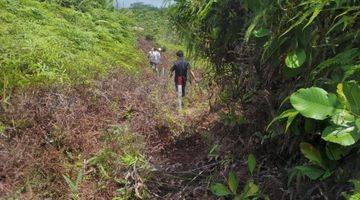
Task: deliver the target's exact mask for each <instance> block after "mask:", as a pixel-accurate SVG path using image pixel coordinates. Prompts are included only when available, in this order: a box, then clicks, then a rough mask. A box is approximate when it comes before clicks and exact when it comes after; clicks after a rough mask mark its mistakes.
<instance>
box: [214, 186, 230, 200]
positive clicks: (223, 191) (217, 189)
mask: <svg viewBox="0 0 360 200" xmlns="http://www.w3.org/2000/svg"><path fill="white" fill-rule="evenodd" d="M210 190H211V192H212V193H213V194H214V195H216V196H218V197H222V196H227V195H229V194H231V192H230V191H229V189H228V188H227V187H226V186H225V185H224V184H221V183H215V184H213V185H212V186H211V187H210Z"/></svg>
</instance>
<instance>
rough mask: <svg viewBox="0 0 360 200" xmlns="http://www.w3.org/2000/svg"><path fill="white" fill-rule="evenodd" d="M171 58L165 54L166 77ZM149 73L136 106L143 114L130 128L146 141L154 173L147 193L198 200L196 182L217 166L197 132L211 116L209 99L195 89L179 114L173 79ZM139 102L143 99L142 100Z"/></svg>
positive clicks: (146, 47) (143, 43) (145, 48)
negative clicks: (206, 170)
mask: <svg viewBox="0 0 360 200" xmlns="http://www.w3.org/2000/svg"><path fill="white" fill-rule="evenodd" d="M139 47H140V48H141V49H142V50H143V51H144V52H147V51H148V50H150V48H151V45H149V43H147V42H146V41H144V40H140V41H139ZM171 57H172V56H171V55H170V53H164V54H163V59H162V64H163V65H165V66H166V69H167V71H166V72H167V73H166V74H168V69H169V68H168V67H167V66H170V63H171V61H170V60H169V59H170V58H171ZM147 71H148V70H145V72H144V76H145V77H148V78H149V79H148V80H144V82H143V83H142V86H140V87H139V90H144V89H140V88H147V89H145V90H147V94H146V99H145V100H144V101H141V102H139V103H140V104H141V105H138V106H136V107H138V108H140V107H141V108H142V109H143V111H138V112H137V114H136V115H135V117H134V119H133V120H132V123H131V124H132V126H131V127H132V129H133V130H134V131H135V132H137V133H140V134H143V135H144V136H145V138H146V141H147V142H146V143H147V145H146V147H147V148H146V155H147V157H148V160H149V162H150V164H151V165H152V168H153V173H154V176H153V178H152V179H150V180H149V184H148V189H149V191H150V192H151V193H152V195H153V196H154V198H155V197H156V198H162V199H184V198H186V199H196V198H195V196H196V193H197V192H200V191H197V190H199V188H197V187H196V186H197V182H198V180H197V179H198V178H199V177H202V176H203V174H202V172H201V171H202V170H204V169H205V168H209V167H212V166H214V164H213V163H211V162H210V161H209V160H208V153H209V148H210V147H209V144H208V143H207V142H206V140H205V138H204V137H203V135H201V133H199V132H198V131H197V130H196V126H198V123H200V122H204V121H205V120H204V118H205V117H206V116H207V114H208V113H207V112H208V110H209V109H208V104H207V96H206V95H205V94H204V93H203V92H202V91H201V90H199V89H198V88H196V87H194V86H190V87H188V90H189V92H188V98H187V99H186V100H185V108H184V109H183V110H180V111H179V110H177V106H176V96H175V91H174V87H173V81H172V79H169V78H168V76H167V75H166V76H165V77H154V76H153V74H150V75H149V74H148V73H149V72H147ZM150 73H151V72H150ZM140 85H141V84H140ZM139 99H142V98H141V97H140V96H139ZM204 116H205V117H204ZM139 122H140V123H139ZM189 191H190V192H189ZM201 193H202V194H204V193H206V192H204V191H201ZM194 195H195V196H194ZM202 198H203V197H202Z"/></svg>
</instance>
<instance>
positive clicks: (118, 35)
mask: <svg viewBox="0 0 360 200" xmlns="http://www.w3.org/2000/svg"><path fill="white" fill-rule="evenodd" d="M66 2H67V1H59V4H57V3H56V2H53V3H49V2H47V1H45V2H41V1H35V0H26V1H17V0H15V1H7V0H1V1H0V23H1V27H0V43H1V46H0V52H1V54H0V67H1V69H0V70H1V77H0V79H1V84H0V89H1V91H2V92H3V94H4V96H7V93H10V92H11V90H13V89H14V88H16V89H18V88H21V87H26V86H30V85H37V84H47V83H65V84H68V83H75V84H76V83H87V82H91V80H92V79H93V78H95V77H98V76H101V75H104V74H105V73H106V72H107V71H109V70H110V69H113V68H117V67H120V68H124V69H127V70H128V71H133V72H136V71H138V66H139V65H140V64H141V63H143V61H144V56H142V55H141V54H140V53H139V52H138V50H137V49H136V42H135V41H136V37H135V32H134V30H133V28H132V27H133V26H134V24H133V20H131V19H130V18H128V17H127V16H125V15H124V14H123V13H120V12H115V11H111V10H107V9H105V8H103V7H102V6H101V5H97V4H95V5H92V4H90V5H87V7H79V8H78V9H74V7H72V8H71V6H76V4H75V5H72V4H70V3H71V2H70V1H69V2H68V3H66ZM93 4H94V3H93ZM64 6H69V7H64ZM83 6H85V5H83Z"/></svg>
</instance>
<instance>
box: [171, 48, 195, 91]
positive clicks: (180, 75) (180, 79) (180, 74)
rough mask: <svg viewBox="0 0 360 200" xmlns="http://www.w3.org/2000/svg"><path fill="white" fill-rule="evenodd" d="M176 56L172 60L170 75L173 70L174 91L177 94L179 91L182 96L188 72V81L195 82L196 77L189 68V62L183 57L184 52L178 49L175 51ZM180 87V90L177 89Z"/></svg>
mask: <svg viewBox="0 0 360 200" xmlns="http://www.w3.org/2000/svg"><path fill="white" fill-rule="evenodd" d="M176 56H177V58H178V59H177V61H175V62H174V64H173V66H172V67H171V69H170V77H172V76H173V72H175V79H174V80H175V88H176V92H177V93H178V94H179V93H181V96H182V97H184V96H185V87H186V81H187V76H188V72H189V73H190V83H192V80H194V81H195V82H196V78H195V75H194V73H193V71H192V70H191V67H190V64H189V62H187V61H186V60H185V59H184V53H183V52H182V51H181V50H180V51H178V52H177V53H176ZM180 89H181V91H179V90H180Z"/></svg>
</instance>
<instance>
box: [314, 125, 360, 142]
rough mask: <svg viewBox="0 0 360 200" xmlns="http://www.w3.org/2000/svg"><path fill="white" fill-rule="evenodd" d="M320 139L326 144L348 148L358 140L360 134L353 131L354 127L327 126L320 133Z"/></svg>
mask: <svg viewBox="0 0 360 200" xmlns="http://www.w3.org/2000/svg"><path fill="white" fill-rule="evenodd" d="M321 138H322V139H323V140H325V141H328V142H333V143H336V144H340V145H343V146H349V145H353V144H355V143H356V142H357V141H358V140H359V139H360V133H359V131H355V126H350V127H342V126H338V127H336V126H328V127H326V128H325V130H324V131H323V132H322V135H321Z"/></svg>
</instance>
